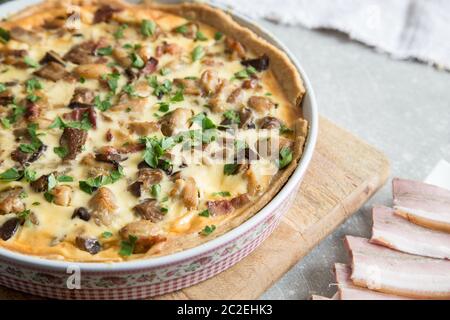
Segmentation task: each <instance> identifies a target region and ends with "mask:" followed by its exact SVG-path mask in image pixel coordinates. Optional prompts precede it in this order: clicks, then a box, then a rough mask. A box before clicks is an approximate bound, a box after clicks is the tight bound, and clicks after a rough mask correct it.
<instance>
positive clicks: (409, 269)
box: [345, 236, 450, 299]
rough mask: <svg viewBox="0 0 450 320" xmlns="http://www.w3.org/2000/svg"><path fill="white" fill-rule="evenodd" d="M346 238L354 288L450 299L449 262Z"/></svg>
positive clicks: (349, 237) (358, 239)
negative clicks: (350, 258)
mask: <svg viewBox="0 0 450 320" xmlns="http://www.w3.org/2000/svg"><path fill="white" fill-rule="evenodd" d="M345 239H346V244H347V246H348V248H349V250H350V253H351V257H352V276H351V279H352V281H353V283H354V284H355V285H357V286H361V287H366V288H368V289H370V290H375V291H379V292H384V293H389V294H395V295H400V296H405V297H411V298H418V299H450V261H448V260H441V259H432V258H426V257H420V256H416V255H410V254H406V253H402V252H398V251H395V250H392V249H388V248H386V247H382V246H378V245H375V244H371V243H370V242H369V240H367V239H363V238H357V237H351V236H347V237H346V238H345ZM425 240H426V239H425Z"/></svg>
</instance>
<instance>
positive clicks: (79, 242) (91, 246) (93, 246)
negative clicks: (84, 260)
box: [75, 237, 102, 255]
mask: <svg viewBox="0 0 450 320" xmlns="http://www.w3.org/2000/svg"><path fill="white" fill-rule="evenodd" d="M75 244H76V246H77V248H78V249H80V250H83V251H86V252H89V253H90V254H92V255H95V254H97V253H99V252H100V251H101V250H102V246H101V244H100V242H99V241H98V239H97V238H85V237H77V238H76V239H75Z"/></svg>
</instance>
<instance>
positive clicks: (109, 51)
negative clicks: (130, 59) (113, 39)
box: [97, 46, 113, 56]
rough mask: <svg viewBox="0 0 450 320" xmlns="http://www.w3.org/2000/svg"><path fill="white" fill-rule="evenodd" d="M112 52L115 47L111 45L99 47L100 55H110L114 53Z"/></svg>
mask: <svg viewBox="0 0 450 320" xmlns="http://www.w3.org/2000/svg"><path fill="white" fill-rule="evenodd" d="M112 52H113V48H112V47H111V46H108V47H104V48H99V49H97V54H98V55H99V56H110V55H112Z"/></svg>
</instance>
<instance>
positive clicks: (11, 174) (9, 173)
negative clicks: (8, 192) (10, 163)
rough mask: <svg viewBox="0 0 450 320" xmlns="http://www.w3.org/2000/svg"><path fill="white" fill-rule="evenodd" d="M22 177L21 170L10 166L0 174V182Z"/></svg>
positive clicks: (16, 179)
mask: <svg viewBox="0 0 450 320" xmlns="http://www.w3.org/2000/svg"><path fill="white" fill-rule="evenodd" d="M22 177H23V172H21V171H18V170H17V169H16V168H11V169H8V170H6V171H5V172H3V173H1V174H0V181H1V182H11V181H18V180H20V179H22Z"/></svg>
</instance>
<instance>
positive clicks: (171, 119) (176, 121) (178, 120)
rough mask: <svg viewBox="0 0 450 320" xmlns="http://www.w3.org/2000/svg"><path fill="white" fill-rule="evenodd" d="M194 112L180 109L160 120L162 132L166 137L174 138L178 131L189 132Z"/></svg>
mask: <svg viewBox="0 0 450 320" xmlns="http://www.w3.org/2000/svg"><path fill="white" fill-rule="evenodd" d="M191 117H192V111H191V110H189V109H184V108H179V109H176V110H174V111H172V112H171V113H169V114H167V115H166V116H164V117H163V118H162V119H161V120H160V124H161V131H162V133H163V134H164V135H165V136H166V137H170V136H172V135H173V134H174V133H176V131H177V130H187V129H188V128H189V120H190V119H191Z"/></svg>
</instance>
